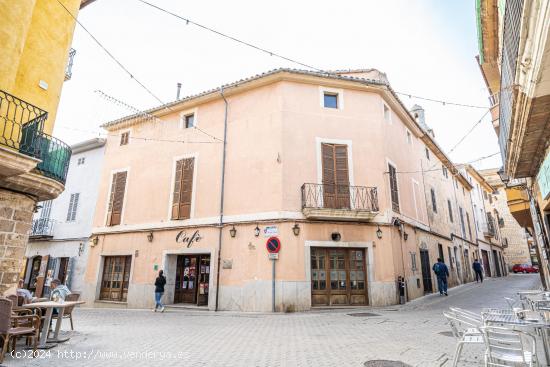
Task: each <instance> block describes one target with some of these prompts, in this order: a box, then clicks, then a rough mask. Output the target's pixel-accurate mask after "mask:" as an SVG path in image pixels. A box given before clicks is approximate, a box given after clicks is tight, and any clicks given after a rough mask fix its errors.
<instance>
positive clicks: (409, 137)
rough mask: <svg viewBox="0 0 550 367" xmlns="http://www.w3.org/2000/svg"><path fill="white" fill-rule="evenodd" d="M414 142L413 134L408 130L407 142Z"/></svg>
mask: <svg viewBox="0 0 550 367" xmlns="http://www.w3.org/2000/svg"><path fill="white" fill-rule="evenodd" d="M412 142H413V139H412V134H411V132H410V131H409V130H407V143H409V144H412Z"/></svg>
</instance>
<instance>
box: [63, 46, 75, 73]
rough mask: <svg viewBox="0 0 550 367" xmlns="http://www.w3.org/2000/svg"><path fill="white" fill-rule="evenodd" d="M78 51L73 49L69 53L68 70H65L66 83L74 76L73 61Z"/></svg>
mask: <svg viewBox="0 0 550 367" xmlns="http://www.w3.org/2000/svg"><path fill="white" fill-rule="evenodd" d="M75 54H76V50H75V49H74V48H71V50H70V51H69V60H68V61H67V68H65V81H67V80H70V79H71V77H72V76H73V61H74V55H75Z"/></svg>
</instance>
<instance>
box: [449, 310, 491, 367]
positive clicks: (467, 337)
mask: <svg viewBox="0 0 550 367" xmlns="http://www.w3.org/2000/svg"><path fill="white" fill-rule="evenodd" d="M443 315H444V316H445V318H446V319H447V320H448V321H449V325H450V326H451V331H452V333H453V336H454V337H455V338H456V339H457V345H456V350H455V356H454V359H453V367H455V366H456V365H457V364H458V360H459V359H460V355H461V354H462V348H463V347H464V345H465V344H483V336H482V335H481V332H480V331H479V324H478V323H477V321H475V320H474V321H472V319H471V318H470V317H467V316H465V315H462V314H460V313H452V312H444V313H443Z"/></svg>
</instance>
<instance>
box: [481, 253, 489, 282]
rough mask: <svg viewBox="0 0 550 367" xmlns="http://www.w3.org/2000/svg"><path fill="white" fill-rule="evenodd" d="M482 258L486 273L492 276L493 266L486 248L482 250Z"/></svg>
mask: <svg viewBox="0 0 550 367" xmlns="http://www.w3.org/2000/svg"><path fill="white" fill-rule="evenodd" d="M481 258H482V260H483V268H484V269H485V275H486V276H488V277H490V276H491V266H490V264H489V254H488V253H487V251H485V250H481Z"/></svg>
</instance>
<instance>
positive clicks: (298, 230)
mask: <svg viewBox="0 0 550 367" xmlns="http://www.w3.org/2000/svg"><path fill="white" fill-rule="evenodd" d="M292 232H294V235H295V236H298V235H299V234H300V226H299V225H298V223H294V227H292Z"/></svg>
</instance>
